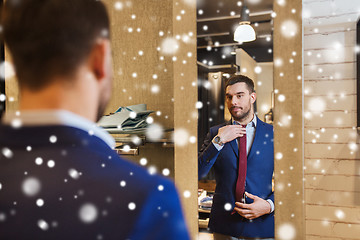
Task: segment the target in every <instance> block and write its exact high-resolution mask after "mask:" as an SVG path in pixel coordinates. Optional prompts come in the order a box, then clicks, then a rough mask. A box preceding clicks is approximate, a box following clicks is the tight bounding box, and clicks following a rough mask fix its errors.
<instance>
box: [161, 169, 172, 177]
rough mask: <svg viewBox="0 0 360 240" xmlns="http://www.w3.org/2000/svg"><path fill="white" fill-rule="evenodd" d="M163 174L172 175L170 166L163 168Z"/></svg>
mask: <svg viewBox="0 0 360 240" xmlns="http://www.w3.org/2000/svg"><path fill="white" fill-rule="evenodd" d="M162 174H163V175H164V176H169V175H170V170H169V169H168V168H164V169H163V170H162Z"/></svg>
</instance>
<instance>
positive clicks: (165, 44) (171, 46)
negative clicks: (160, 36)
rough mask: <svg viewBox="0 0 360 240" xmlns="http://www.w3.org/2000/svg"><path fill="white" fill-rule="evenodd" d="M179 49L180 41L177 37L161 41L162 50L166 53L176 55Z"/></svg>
mask: <svg viewBox="0 0 360 240" xmlns="http://www.w3.org/2000/svg"><path fill="white" fill-rule="evenodd" d="M178 50H179V42H178V41H177V40H176V39H175V38H171V37H168V38H165V39H164V40H162V42H161V47H160V52H161V53H162V54H164V55H168V56H169V55H174V54H176V53H177V51H178Z"/></svg>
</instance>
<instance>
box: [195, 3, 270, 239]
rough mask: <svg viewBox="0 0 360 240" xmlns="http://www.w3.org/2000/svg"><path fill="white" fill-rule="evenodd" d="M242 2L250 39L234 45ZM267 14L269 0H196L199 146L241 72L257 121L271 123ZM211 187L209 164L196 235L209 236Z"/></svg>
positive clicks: (224, 114) (220, 118)
mask: <svg viewBox="0 0 360 240" xmlns="http://www.w3.org/2000/svg"><path fill="white" fill-rule="evenodd" d="M244 4H245V5H246V6H247V7H248V9H249V10H250V12H249V17H250V22H251V26H252V27H253V28H254V29H255V32H256V40H255V41H251V42H244V43H239V42H235V41H234V32H235V29H236V28H237V27H238V26H239V21H240V17H241V16H240V13H241V10H242V8H243V7H244ZM273 17H274V14H273V1H272V0H262V1H251V0H248V1H245V3H244V1H230V0H223V1H204V0H197V64H198V101H199V102H198V108H199V120H198V149H199V150H200V149H201V148H202V145H203V143H204V140H205V139H206V135H207V133H208V132H209V129H210V128H211V127H213V126H216V125H219V124H222V123H224V122H225V121H229V120H230V119H231V114H230V112H229V110H228V107H227V105H226V100H225V87H224V86H225V82H226V81H227V79H228V78H229V77H230V76H231V75H234V74H242V75H246V76H248V77H250V78H251V79H252V80H253V81H254V84H255V91H256V95H257V99H256V102H255V103H254V110H255V112H256V115H257V116H258V117H259V119H260V120H261V121H264V122H267V123H270V124H272V121H273V114H272V111H273V107H274V99H273V94H274V85H273V66H274V65H273ZM221 160H223V159H221ZM217 168H220V167H218V166H217ZM218 171H220V170H218ZM272 185H273V184H272ZM215 188H216V181H215V173H214V168H212V169H211V170H210V172H209V173H208V174H207V175H206V177H203V178H202V179H201V180H199V210H198V211H199V231H200V239H212V238H211V237H212V236H211V234H210V233H209V232H210V231H209V229H208V227H209V225H208V224H209V215H210V209H211V204H212V200H213V195H214V192H215ZM272 188H273V186H272ZM214 227H215V226H214Z"/></svg>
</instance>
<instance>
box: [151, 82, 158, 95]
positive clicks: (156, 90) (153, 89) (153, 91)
mask: <svg viewBox="0 0 360 240" xmlns="http://www.w3.org/2000/svg"><path fill="white" fill-rule="evenodd" d="M151 92H152V93H154V94H158V93H159V92H160V86H159V85H157V84H154V85H152V86H151Z"/></svg>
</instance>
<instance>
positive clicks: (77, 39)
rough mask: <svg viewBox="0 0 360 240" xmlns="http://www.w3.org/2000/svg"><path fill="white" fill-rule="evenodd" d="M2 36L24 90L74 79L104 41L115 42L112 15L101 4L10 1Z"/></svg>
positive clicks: (94, 1) (84, 0)
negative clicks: (51, 81)
mask: <svg viewBox="0 0 360 240" xmlns="http://www.w3.org/2000/svg"><path fill="white" fill-rule="evenodd" d="M1 25H2V27H3V29H2V31H1V34H2V38H3V39H4V41H5V45H7V46H8V48H9V50H10V52H11V55H12V60H13V63H14V67H15V70H16V73H17V76H18V80H19V84H20V86H22V85H24V86H27V87H29V88H31V89H34V90H37V89H41V88H42V87H44V86H46V85H47V84H49V82H48V81H49V80H48V79H49V78H51V77H54V76H63V77H69V76H73V74H74V73H75V70H76V69H77V68H78V67H79V64H81V63H82V62H83V61H84V60H85V59H86V58H87V57H88V56H89V54H90V52H91V49H92V47H93V46H94V44H95V43H96V41H97V39H98V38H99V37H103V38H109V16H108V13H107V11H106V8H105V6H104V4H103V3H102V2H101V1H98V0H7V1H5V4H4V6H3V9H2V18H1Z"/></svg>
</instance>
